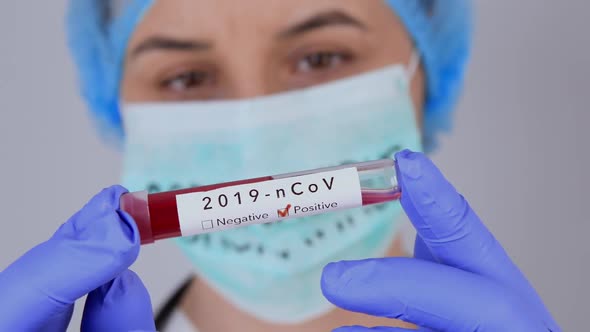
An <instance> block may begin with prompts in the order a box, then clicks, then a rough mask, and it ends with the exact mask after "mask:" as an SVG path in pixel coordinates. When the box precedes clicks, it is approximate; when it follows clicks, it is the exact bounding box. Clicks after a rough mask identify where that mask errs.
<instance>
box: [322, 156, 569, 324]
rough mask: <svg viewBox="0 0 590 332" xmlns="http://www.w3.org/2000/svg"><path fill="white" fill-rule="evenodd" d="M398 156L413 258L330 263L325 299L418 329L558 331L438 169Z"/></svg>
mask: <svg viewBox="0 0 590 332" xmlns="http://www.w3.org/2000/svg"><path fill="white" fill-rule="evenodd" d="M396 159H397V164H398V174H399V177H398V180H399V182H400V185H401V188H402V198H401V204H402V206H403V208H404V210H405V211H406V213H407V215H408V216H409V218H410V220H411V221H412V223H413V225H414V227H415V228H416V230H417V232H418V237H417V240H416V249H415V253H414V254H415V255H414V256H415V258H414V259H410V258H382V259H368V260H361V261H348V262H338V263H332V264H330V265H328V266H326V268H325V269H324V273H323V276H322V283H321V285H322V291H323V293H324V295H325V296H326V298H327V299H328V300H330V301H331V302H332V303H334V304H335V305H337V306H339V307H341V308H344V309H347V310H350V311H355V312H362V313H366V314H369V315H374V316H380V317H388V318H396V319H401V320H404V321H406V322H410V323H414V324H416V325H418V326H421V328H420V330H419V331H432V330H436V331H443V332H446V331H452V332H475V331H477V332H491V331H519V332H543V331H545V332H547V331H552V332H556V331H560V328H559V327H558V325H557V324H556V322H555V321H554V320H553V318H552V317H551V315H550V313H549V312H548V311H547V309H546V308H545V306H544V305H543V302H542V301H541V299H540V298H539V296H538V295H537V294H536V292H535V290H534V289H533V288H532V287H531V285H530V284H529V283H528V281H527V280H526V278H525V277H524V276H523V274H522V273H521V272H520V271H519V269H518V267H516V265H515V264H514V263H513V262H512V261H511V260H510V258H509V257H508V255H507V254H506V252H505V251H504V249H503V248H502V246H501V245H500V243H498V241H497V240H496V239H495V238H494V236H493V235H492V234H491V233H490V231H489V230H488V229H487V228H486V227H485V226H484V224H483V223H482V222H481V221H480V219H479V218H478V217H477V215H476V214H475V212H473V210H472V209H471V208H470V207H469V204H468V203H467V201H466V200H465V199H464V198H463V196H461V195H460V194H459V193H457V191H456V190H455V189H454V188H453V186H452V185H451V184H450V183H449V182H447V180H446V179H445V178H444V177H443V175H442V174H441V173H440V171H439V170H438V169H437V168H436V166H435V165H434V164H433V163H432V162H431V161H430V160H428V159H427V158H426V157H425V156H424V155H423V154H420V153H412V152H410V151H403V152H401V153H399V154H397V155H396ZM337 331H338V332H361V331H390V332H391V331H410V330H406V329H402V328H388V327H379V328H374V329H368V328H365V327H360V326H349V327H342V328H339V329H337Z"/></svg>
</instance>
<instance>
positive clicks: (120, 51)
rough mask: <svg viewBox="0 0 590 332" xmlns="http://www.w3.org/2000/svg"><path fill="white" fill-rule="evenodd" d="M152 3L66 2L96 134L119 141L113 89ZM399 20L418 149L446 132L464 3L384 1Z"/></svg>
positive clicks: (460, 58) (462, 58)
mask: <svg viewBox="0 0 590 332" xmlns="http://www.w3.org/2000/svg"><path fill="white" fill-rule="evenodd" d="M153 1H155V0H70V3H69V9H68V14H67V19H66V28H67V33H68V43H69V46H70V50H71V52H72V55H73V57H74V60H75V62H76V64H77V67H78V70H79V77H80V84H81V91H82V96H83V97H84V99H85V100H86V102H87V103H88V106H89V108H90V110H91V112H92V115H93V118H94V119H95V120H96V124H97V125H98V127H99V131H100V133H101V134H102V135H103V136H104V137H105V138H106V139H108V140H109V141H111V142H115V143H120V142H121V141H122V137H123V134H124V133H123V128H122V123H121V117H120V114H119V89H120V82H121V75H122V71H123V61H124V56H125V51H126V47H127V43H128V41H129V38H130V36H131V34H132V32H133V30H134V28H135V26H136V25H137V24H138V22H139V21H140V20H141V19H142V17H143V15H144V13H145V12H146V11H147V10H148V9H149V7H150V6H151V4H152V3H153ZM386 2H387V3H388V4H389V6H391V7H392V9H393V10H394V11H395V13H396V14H397V15H398V16H399V17H400V19H401V20H402V22H403V23H404V25H405V26H406V28H407V30H408V32H409V33H410V35H411V36H412V38H413V40H414V43H415V44H416V49H417V50H418V52H419V53H420V55H421V61H422V65H423V67H424V69H425V72H426V82H427V89H426V103H425V109H424V145H425V147H426V148H427V149H431V148H432V147H433V146H434V144H435V138H436V134H437V133H438V132H440V131H441V130H448V129H449V128H450V124H451V121H450V119H451V114H452V111H453V108H454V106H455V103H456V101H457V98H458V96H459V93H460V91H461V88H462V83H463V80H464V71H465V65H466V63H467V60H468V58H469V53H470V52H469V51H470V46H471V33H472V30H473V29H472V21H471V19H472V11H471V1H470V0H386Z"/></svg>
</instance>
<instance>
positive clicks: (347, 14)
mask: <svg viewBox="0 0 590 332" xmlns="http://www.w3.org/2000/svg"><path fill="white" fill-rule="evenodd" d="M412 52H413V44H412V42H411V40H410V37H409V35H408V33H407V32H406V30H405V28H404V27H403V26H402V24H401V22H400V21H399V19H398V18H397V16H396V15H395V14H394V13H393V12H392V10H391V9H390V7H389V6H388V5H387V4H385V2H384V1H383V0H363V1H359V0H281V1H268V0H248V1H234V0H215V1H210V0H166V1H155V4H154V5H153V7H152V8H151V9H150V10H149V11H148V13H147V14H146V16H145V17H144V19H143V20H142V21H141V23H140V24H139V25H138V27H137V28H136V31H135V32H134V34H133V36H132V38H131V40H130V43H129V46H128V49H127V54H126V59H125V70H124V77H123V82H122V98H123V100H124V101H126V102H145V101H186V100H211V99H238V98H248V97H255V96H262V95H268V94H273V93H277V92H283V91H289V90H294V89H299V88H305V87H310V86H313V85H316V84H320V83H325V82H329V81H332V80H336V79H340V78H344V77H347V76H351V75H356V74H359V73H362V72H365V71H369V70H373V69H378V68H381V67H384V66H387V65H390V64H404V65H406V64H408V63H409V61H410V58H411V55H412ZM423 93H424V83H423V74H422V73H421V72H420V71H419V72H418V74H417V75H416V77H414V79H413V82H412V97H413V99H414V102H415V105H416V106H417V107H416V108H417V109H418V110H421V109H422V101H423V98H424V97H423ZM417 116H418V117H419V118H420V114H417Z"/></svg>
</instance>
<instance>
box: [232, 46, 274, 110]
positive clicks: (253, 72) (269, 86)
mask: <svg viewBox="0 0 590 332" xmlns="http://www.w3.org/2000/svg"><path fill="white" fill-rule="evenodd" d="M257 58H260V56H258V57H253V56H249V57H247V56H245V55H244V56H242V57H237V59H239V60H238V61H235V62H234V63H233V64H232V65H231V66H230V67H231V70H230V71H229V77H227V79H228V83H229V84H228V85H229V89H228V91H227V93H228V96H226V97H227V98H228V99H244V98H254V97H260V96H265V95H269V94H272V93H276V92H277V91H279V90H280V87H279V85H280V82H279V81H280V80H279V79H278V76H279V75H278V73H277V72H276V68H272V66H271V65H269V64H266V63H264V62H263V61H252V59H257ZM248 59H250V61H248Z"/></svg>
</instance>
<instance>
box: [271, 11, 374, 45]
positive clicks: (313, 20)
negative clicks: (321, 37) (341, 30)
mask: <svg viewBox="0 0 590 332" xmlns="http://www.w3.org/2000/svg"><path fill="white" fill-rule="evenodd" d="M331 25H350V26H353V27H357V28H359V29H361V30H367V26H366V25H365V24H364V23H363V22H361V21H360V20H358V19H356V18H354V17H352V16H351V15H349V14H347V13H345V12H343V11H341V10H329V11H325V12H322V13H319V14H316V15H314V16H312V17H310V18H308V19H305V20H303V21H302V22H300V23H297V24H295V25H293V26H292V27H289V28H287V29H285V30H284V31H283V32H280V33H279V34H278V37H279V38H281V39H284V38H292V37H295V36H298V35H302V34H305V33H307V32H310V31H312V30H315V29H320V28H324V27H326V26H331Z"/></svg>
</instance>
